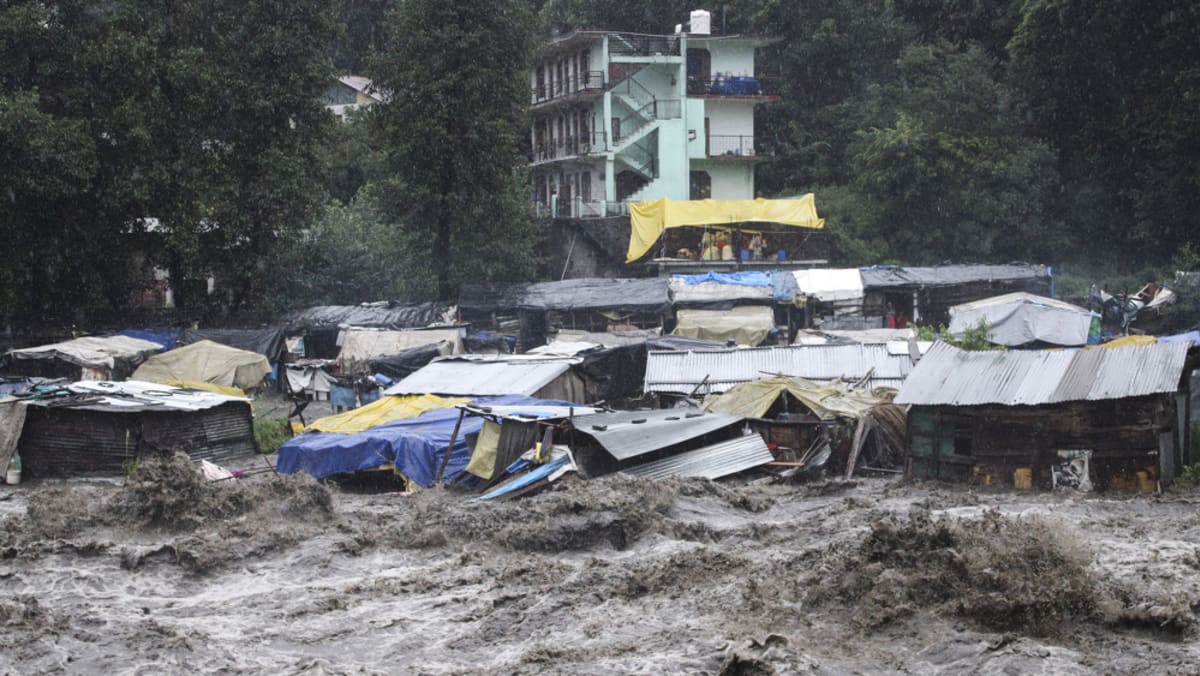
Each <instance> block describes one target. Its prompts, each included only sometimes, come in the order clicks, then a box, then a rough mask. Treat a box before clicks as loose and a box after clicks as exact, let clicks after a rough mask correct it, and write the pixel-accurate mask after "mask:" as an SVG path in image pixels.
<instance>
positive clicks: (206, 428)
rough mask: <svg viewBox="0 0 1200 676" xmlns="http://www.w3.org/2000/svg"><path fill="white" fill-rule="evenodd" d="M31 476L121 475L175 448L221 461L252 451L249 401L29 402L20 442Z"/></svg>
mask: <svg viewBox="0 0 1200 676" xmlns="http://www.w3.org/2000/svg"><path fill="white" fill-rule="evenodd" d="M18 448H19V449H20V452H21V460H22V463H23V465H24V471H25V473H26V475H27V476H29V477H30V478H37V477H63V476H117V475H120V474H122V473H123V472H124V469H125V463H126V462H127V461H129V460H130V459H132V458H136V457H139V456H140V454H141V453H143V452H147V453H153V452H162V453H167V452H171V451H174V450H182V451H185V452H187V453H188V454H189V455H191V456H192V458H193V459H195V460H197V461H198V460H201V459H205V460H209V461H211V462H215V463H217V464H221V463H223V462H228V461H230V460H232V459H235V458H244V457H247V456H250V455H253V454H254V452H255V450H256V449H255V445H254V422H253V418H252V416H251V413H250V407H249V406H248V405H246V404H244V403H241V402H230V403H228V404H222V405H221V406H217V407H215V408H210V409H207V410H203V411H152V412H120V413H109V412H105V411H97V410H92V409H73V408H66V407H63V408H54V407H46V406H30V407H29V409H28V415H27V416H26V420H25V429H24V431H23V432H22V434H21V439H20V441H19V442H18Z"/></svg>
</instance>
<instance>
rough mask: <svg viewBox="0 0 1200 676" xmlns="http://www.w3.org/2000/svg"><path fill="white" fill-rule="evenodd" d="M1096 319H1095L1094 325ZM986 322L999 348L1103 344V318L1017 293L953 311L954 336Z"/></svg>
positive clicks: (1073, 307) (959, 306)
mask: <svg viewBox="0 0 1200 676" xmlns="http://www.w3.org/2000/svg"><path fill="white" fill-rule="evenodd" d="M1093 319H1094V320H1095V321H1094V322H1093ZM981 323H984V324H986V325H987V327H988V340H990V341H991V342H993V343H995V344H996V345H1005V346H1008V347H1019V346H1022V345H1035V344H1036V345H1058V346H1063V347H1079V346H1082V345H1086V344H1088V342H1089V335H1092V334H1093V324H1095V327H1094V328H1095V331H1094V339H1093V340H1092V341H1091V342H1092V343H1098V342H1100V317H1099V315H1093V313H1092V312H1091V311H1090V310H1085V309H1084V308H1081V307H1079V306H1077V305H1071V304H1070V303H1064V302H1063V301H1061V300H1054V299H1053V298H1046V297H1044V296H1035V295H1034V294H1032V293H1026V292H1024V291H1017V292H1014V293H1006V294H1004V295H1002V296H994V297H992V298H984V299H983V300H977V301H972V302H970V303H963V304H961V305H955V306H954V307H952V308H950V327H949V330H950V333H952V334H954V335H962V334H963V333H965V332H966V331H967V330H968V329H970V328H972V327H975V326H978V325H980V324H981Z"/></svg>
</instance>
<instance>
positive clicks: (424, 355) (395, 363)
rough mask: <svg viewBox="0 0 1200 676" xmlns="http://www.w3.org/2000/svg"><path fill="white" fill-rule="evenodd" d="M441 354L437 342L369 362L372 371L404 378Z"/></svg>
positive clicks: (394, 377) (392, 377)
mask: <svg viewBox="0 0 1200 676" xmlns="http://www.w3.org/2000/svg"><path fill="white" fill-rule="evenodd" d="M441 354H442V353H441V351H440V350H439V349H438V346H437V345H436V344H435V345H421V346H420V347H414V348H410V349H407V350H403V351H401V352H398V353H396V354H389V355H387V356H384V357H376V358H374V359H371V360H370V361H368V362H367V364H368V365H369V366H370V368H371V373H382V374H383V375H385V376H387V377H389V378H391V379H393V380H402V379H404V378H407V377H408V376H409V375H411V374H413V373H414V372H416V371H417V370H419V369H420V368H421V367H423V366H425V365H426V364H428V363H429V362H431V361H433V358H434V357H439V356H441Z"/></svg>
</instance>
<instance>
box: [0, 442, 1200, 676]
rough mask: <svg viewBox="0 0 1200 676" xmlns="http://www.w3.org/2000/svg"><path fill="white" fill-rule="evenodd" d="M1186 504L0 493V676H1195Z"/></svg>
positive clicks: (1024, 496) (895, 485) (250, 485)
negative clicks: (227, 674) (53, 675)
mask: <svg viewBox="0 0 1200 676" xmlns="http://www.w3.org/2000/svg"><path fill="white" fill-rule="evenodd" d="M1198 503H1200V497H1197V496H1195V495H1181V496H1166V497H1161V498H1160V497H1155V496H1138V497H1096V496H1081V495H1076V494H1028V493H1012V492H1003V491H998V490H997V491H993V490H990V489H989V490H983V491H980V490H970V489H968V488H965V487H956V486H948V485H944V484H930V483H919V484H906V483H903V482H901V481H899V480H893V479H862V480H858V481H856V482H853V483H839V482H817V483H814V484H808V485H778V484H765V483H758V484H750V483H747V482H745V481H743V482H742V483H740V484H739V483H738V482H733V483H711V482H704V481H666V482H652V481H644V480H632V479H628V478H622V477H611V478H608V479H603V480H597V481H592V482H580V481H576V482H563V483H562V485H560V486H556V487H555V488H554V489H553V490H550V491H547V492H544V493H542V494H540V495H536V496H533V497H530V498H526V499H522V500H516V501H511V502H505V503H498V504H471V503H468V502H466V500H465V498H464V497H463V496H461V495H455V494H446V493H444V492H442V491H426V492H424V493H422V494H418V495H415V496H403V495H400V494H394V493H361V492H346V491H342V490H339V489H338V488H336V487H334V486H329V485H323V484H318V483H316V482H313V481H311V480H307V479H304V478H297V477H289V478H276V477H274V476H268V477H253V478H250V479H246V480H242V481H240V482H221V483H216V484H203V483H200V482H199V481H198V480H195V479H194V478H193V477H192V476H191V475H190V469H189V468H188V467H187V464H186V463H178V462H173V463H166V464H163V465H162V466H158V467H143V468H141V469H139V470H138V472H137V474H136V475H135V477H133V478H132V479H131V480H129V481H128V482H124V483H122V482H82V481H80V482H54V483H51V482H43V483H37V482H32V483H27V484H23V485H21V486H18V487H0V630H2V631H0V672H5V673H10V672H11V673H25V674H32V673H50V672H60V671H66V672H83V673H96V672H105V673H146V674H158V673H178V672H197V671H200V672H207V671H232V672H239V671H241V672H273V673H356V674H357V673H431V674H441V673H453V674H462V673H481V674H482V673H488V674H492V673H545V672H554V673H561V672H567V673H582V674H612V673H645V674H659V673H703V674H712V673H725V674H769V673H801V674H807V673H847V672H851V673H896V672H901V673H921V674H927V673H995V674H1001V673H1006V674H1007V673H1011V674H1034V673H1044V674H1072V673H1137V672H1142V673H1172V672H1175V673H1195V672H1196V671H1197V670H1198V669H1200V642H1198V640H1197V611H1200V504H1198Z"/></svg>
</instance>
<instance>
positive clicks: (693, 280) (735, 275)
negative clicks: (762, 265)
mask: <svg viewBox="0 0 1200 676" xmlns="http://www.w3.org/2000/svg"><path fill="white" fill-rule="evenodd" d="M675 277H676V278H677V279H682V280H683V283H684V284H703V283H705V282H716V283H718V284H735V285H737V286H761V287H768V286H771V273H769V272H755V271H748V272H706V273H704V274H702V275H675Z"/></svg>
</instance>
